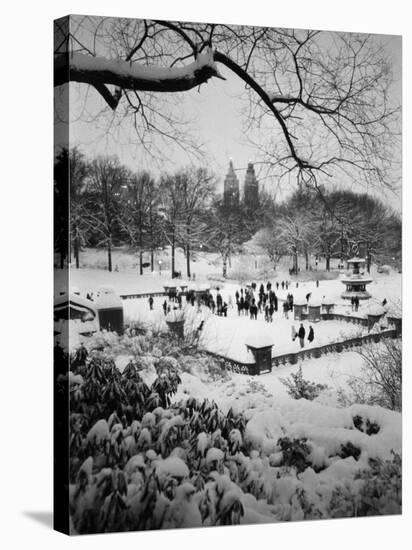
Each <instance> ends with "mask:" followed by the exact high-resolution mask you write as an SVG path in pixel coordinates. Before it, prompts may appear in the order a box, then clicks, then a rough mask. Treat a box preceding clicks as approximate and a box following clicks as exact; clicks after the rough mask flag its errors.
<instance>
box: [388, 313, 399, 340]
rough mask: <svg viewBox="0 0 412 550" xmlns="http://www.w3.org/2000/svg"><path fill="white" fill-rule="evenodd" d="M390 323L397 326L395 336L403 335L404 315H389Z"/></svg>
mask: <svg viewBox="0 0 412 550" xmlns="http://www.w3.org/2000/svg"><path fill="white" fill-rule="evenodd" d="M388 323H389V324H390V325H392V326H393V327H395V338H400V337H401V336H402V317H401V316H400V315H395V314H392V315H388Z"/></svg>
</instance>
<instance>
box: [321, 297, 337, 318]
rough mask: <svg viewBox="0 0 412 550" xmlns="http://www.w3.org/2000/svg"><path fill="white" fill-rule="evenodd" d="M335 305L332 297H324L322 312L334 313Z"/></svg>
mask: <svg viewBox="0 0 412 550" xmlns="http://www.w3.org/2000/svg"><path fill="white" fill-rule="evenodd" d="M334 307H335V302H334V300H332V298H325V297H324V298H323V299H322V313H326V314H327V315H329V314H330V313H333V308H334Z"/></svg>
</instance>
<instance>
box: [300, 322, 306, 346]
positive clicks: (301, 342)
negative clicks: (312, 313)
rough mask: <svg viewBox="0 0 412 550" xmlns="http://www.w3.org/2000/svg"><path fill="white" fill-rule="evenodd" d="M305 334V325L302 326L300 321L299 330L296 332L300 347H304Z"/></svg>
mask: <svg viewBox="0 0 412 550" xmlns="http://www.w3.org/2000/svg"><path fill="white" fill-rule="evenodd" d="M305 334H306V331H305V327H304V326H303V323H301V324H300V327H299V332H298V336H299V343H300V347H301V348H304V347H305Z"/></svg>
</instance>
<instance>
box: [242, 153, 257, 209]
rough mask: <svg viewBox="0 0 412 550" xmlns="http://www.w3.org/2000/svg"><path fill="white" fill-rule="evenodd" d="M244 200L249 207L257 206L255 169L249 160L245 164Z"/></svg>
mask: <svg viewBox="0 0 412 550" xmlns="http://www.w3.org/2000/svg"><path fill="white" fill-rule="evenodd" d="M244 202H245V205H246V206H247V207H249V208H253V209H255V208H257V207H258V206H259V184H258V181H257V179H256V174H255V169H254V167H253V164H252V163H251V162H249V164H248V165H247V170H246V176H245V187H244Z"/></svg>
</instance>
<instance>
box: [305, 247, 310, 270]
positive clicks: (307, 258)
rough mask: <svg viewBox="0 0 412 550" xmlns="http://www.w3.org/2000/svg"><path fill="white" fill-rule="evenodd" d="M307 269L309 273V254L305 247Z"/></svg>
mask: <svg viewBox="0 0 412 550" xmlns="http://www.w3.org/2000/svg"><path fill="white" fill-rule="evenodd" d="M305 269H306V271H309V252H308V249H307V248H306V247H305Z"/></svg>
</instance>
